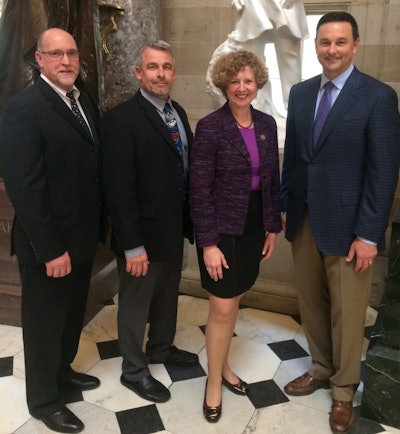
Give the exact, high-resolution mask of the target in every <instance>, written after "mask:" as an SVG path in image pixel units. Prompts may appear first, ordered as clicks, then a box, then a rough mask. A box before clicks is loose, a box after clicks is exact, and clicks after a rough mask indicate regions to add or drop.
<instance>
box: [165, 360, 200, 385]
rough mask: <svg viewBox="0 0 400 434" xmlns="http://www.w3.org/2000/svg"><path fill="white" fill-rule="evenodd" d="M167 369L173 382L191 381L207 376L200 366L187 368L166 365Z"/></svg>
mask: <svg viewBox="0 0 400 434" xmlns="http://www.w3.org/2000/svg"><path fill="white" fill-rule="evenodd" d="M165 368H166V370H167V371H168V374H169V376H170V377H171V380H172V381H182V380H190V379H191V378H198V377H204V376H205V375H206V373H205V372H204V369H203V368H202V367H201V365H200V364H198V365H196V366H190V367H187V368H185V367H182V366H175V365H168V364H166V365H165Z"/></svg>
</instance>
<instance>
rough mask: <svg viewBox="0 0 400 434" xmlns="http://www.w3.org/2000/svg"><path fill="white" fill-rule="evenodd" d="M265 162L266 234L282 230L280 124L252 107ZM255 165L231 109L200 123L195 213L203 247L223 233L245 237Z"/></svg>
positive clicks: (193, 173) (194, 162) (193, 171)
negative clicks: (278, 130) (278, 134)
mask: <svg viewBox="0 0 400 434" xmlns="http://www.w3.org/2000/svg"><path fill="white" fill-rule="evenodd" d="M252 115H253V121H254V130H255V134H256V140H257V147H258V153H259V159H260V173H261V191H262V201H263V222H264V229H265V230H266V231H269V232H275V233H278V232H280V231H281V218H280V196H279V191H280V186H279V181H280V179H279V178H280V176H279V158H278V141H277V127H276V122H275V120H274V119H273V118H272V116H269V115H267V114H265V113H262V112H260V111H258V110H255V109H253V108H252ZM251 175H252V165H251V159H250V154H249V152H248V150H247V147H246V144H245V142H244V140H243V138H242V135H241V134H240V131H239V129H238V127H237V125H236V120H235V118H234V117H233V116H232V113H231V111H230V110H229V107H228V104H225V105H224V106H223V107H221V108H220V109H218V110H216V111H215V112H213V113H211V114H209V115H208V116H206V117H205V118H203V119H200V121H199V122H198V124H197V128H196V134H195V138H194V142H193V147H192V155H191V164H190V189H189V197H190V208H191V215H192V220H193V226H194V231H195V234H196V242H197V245H198V246H199V247H205V246H209V245H216V244H217V243H218V241H219V234H227V235H241V234H242V233H243V230H244V226H245V222H246V216H247V208H248V204H249V198H250V191H251Z"/></svg>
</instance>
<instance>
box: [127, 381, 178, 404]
mask: <svg viewBox="0 0 400 434" xmlns="http://www.w3.org/2000/svg"><path fill="white" fill-rule="evenodd" d="M121 383H122V384H123V385H124V386H125V387H127V388H128V389H130V390H132V391H133V392H135V393H136V394H137V395H139V396H140V397H141V398H143V399H147V400H148V401H153V402H166V401H168V400H169V399H170V398H171V393H170V391H169V390H168V389H167V388H166V387H165V386H164V385H163V384H162V383H160V382H159V381H158V380H156V379H155V378H153V377H152V376H151V375H149V376H148V377H144V378H142V379H141V380H139V381H128V380H127V379H126V378H125V377H124V376H123V375H121Z"/></svg>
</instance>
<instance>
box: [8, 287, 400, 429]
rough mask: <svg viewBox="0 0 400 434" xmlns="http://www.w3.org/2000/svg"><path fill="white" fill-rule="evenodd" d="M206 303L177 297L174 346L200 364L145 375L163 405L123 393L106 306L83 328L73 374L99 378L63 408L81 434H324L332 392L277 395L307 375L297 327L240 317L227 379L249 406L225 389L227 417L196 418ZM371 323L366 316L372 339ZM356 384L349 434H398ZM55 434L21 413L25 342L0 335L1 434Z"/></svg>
mask: <svg viewBox="0 0 400 434" xmlns="http://www.w3.org/2000/svg"><path fill="white" fill-rule="evenodd" d="M207 312H208V301H207V300H204V299H200V298H195V297H190V296H187V295H180V296H179V308H178V325H177V333H176V339H175V344H176V346H178V347H179V348H182V349H185V350H188V351H192V352H195V353H197V354H198V355H199V359H200V365H199V366H197V367H193V368H184V369H182V368H173V367H171V366H164V365H162V364H157V365H150V370H151V373H152V375H153V376H154V377H156V378H157V379H158V380H160V381H161V382H162V383H164V384H165V385H166V386H167V387H169V389H170V391H171V395H172V398H171V400H170V401H168V402H166V403H163V404H153V403H151V402H149V401H145V400H143V399H142V398H140V397H139V396H137V395H136V394H134V393H133V392H131V391H130V390H128V389H127V388H125V387H124V386H122V385H121V383H120V381H119V377H120V374H121V357H120V355H119V349H118V341H117V339H118V337H117V319H116V317H117V305H116V304H115V303H114V302H113V301H112V302H110V304H108V305H106V306H104V308H103V309H102V310H101V312H100V313H99V314H97V315H96V316H95V317H94V318H93V319H92V321H91V322H90V323H88V325H87V326H86V327H85V328H84V330H83V332H82V336H81V342H80V347H79V351H78V355H77V358H76V360H75V362H74V366H73V367H74V369H75V370H77V371H80V372H87V373H89V374H91V375H95V376H97V377H99V378H100V380H101V386H100V387H99V388H98V389H96V390H91V391H86V392H83V393H82V392H79V393H76V392H75V393H74V392H72V391H70V392H68V393H67V394H66V400H67V402H68V404H67V405H68V407H69V408H71V409H72V410H73V411H74V412H75V413H76V415H77V416H78V417H80V418H81V419H82V421H83V422H84V424H85V426H86V429H85V431H84V432H85V433H87V434H103V433H104V434H114V433H115V434H117V433H122V434H149V433H164V434H208V433H210V434H211V433H212V434H241V433H246V434H250V433H252V434H253V433H256V434H268V433H274V434H292V433H296V434H311V433H312V434H325V433H326V434H329V433H330V432H331V431H330V429H329V410H330V404H331V399H330V391H329V390H318V391H317V392H315V393H314V394H312V395H309V396H305V397H291V396H287V395H286V394H285V393H284V392H283V386H284V385H285V384H286V383H287V382H288V381H289V380H291V379H293V378H295V377H296V376H298V375H300V374H302V373H303V372H304V371H306V370H307V367H308V365H309V361H310V357H309V354H308V352H307V343H306V340H305V337H304V334H303V331H302V327H301V324H300V322H299V319H298V318H293V317H291V316H288V315H282V314H277V313H273V312H266V311H262V310H257V309H252V308H242V309H241V310H240V312H239V318H238V321H237V325H236V329H235V336H234V338H233V342H232V347H231V365H232V368H233V370H234V371H235V372H236V373H237V374H238V375H239V376H240V377H241V378H243V379H244V380H245V381H247V382H248V383H249V384H250V391H249V396H248V397H243V396H238V395H234V394H232V393H231V392H229V391H228V390H227V389H226V388H224V389H223V414H222V418H221V420H220V421H219V422H218V423H217V424H209V423H207V422H206V421H205V419H204V418H203V414H202V402H203V396H204V386H205V380H206V372H207V360H206V354H205V339H204V325H205V324H206V319H207ZM375 319H376V312H375V311H374V310H373V309H371V308H369V310H368V314H367V323H366V338H365V342H364V353H365V351H366V349H367V345H368V338H367V337H368V333H369V331H370V328H371V326H372V325H373V324H374V322H375ZM361 393H362V383H361V385H360V388H359V390H358V392H357V395H356V399H355V406H356V415H357V417H356V422H355V424H354V426H353V428H352V430H351V431H350V433H352V434H377V433H384V432H387V433H392V434H400V430H399V429H395V428H392V427H388V426H383V425H381V424H379V423H377V422H374V421H371V420H367V419H365V418H363V417H362V416H361V415H360V407H359V406H360V402H361ZM51 432H53V431H50V430H48V429H47V428H46V427H45V425H44V424H43V423H42V422H40V421H37V420H35V419H33V418H31V417H30V415H29V413H28V410H27V407H26V403H25V385H24V363H23V345H22V332H21V329H20V328H19V327H11V326H6V325H0V434H11V433H18V434H32V433H38V434H45V433H51Z"/></svg>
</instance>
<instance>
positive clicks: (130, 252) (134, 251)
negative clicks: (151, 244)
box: [125, 246, 146, 259]
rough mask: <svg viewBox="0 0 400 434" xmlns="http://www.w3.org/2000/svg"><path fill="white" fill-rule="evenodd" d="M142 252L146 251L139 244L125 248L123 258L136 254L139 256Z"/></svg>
mask: <svg viewBox="0 0 400 434" xmlns="http://www.w3.org/2000/svg"><path fill="white" fill-rule="evenodd" d="M143 253H146V249H145V248H144V246H139V247H136V248H134V249H130V250H125V259H131V258H136V256H139V255H141V254H143Z"/></svg>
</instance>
